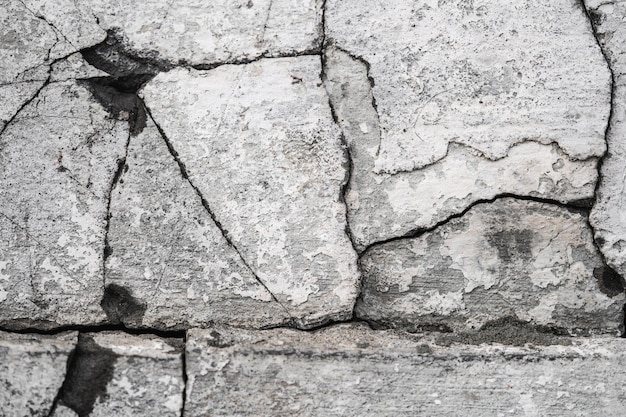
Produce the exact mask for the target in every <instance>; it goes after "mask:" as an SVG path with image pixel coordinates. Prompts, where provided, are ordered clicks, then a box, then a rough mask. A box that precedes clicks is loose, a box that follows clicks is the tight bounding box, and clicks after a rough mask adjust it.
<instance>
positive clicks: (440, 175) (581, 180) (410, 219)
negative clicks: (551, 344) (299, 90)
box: [325, 47, 598, 251]
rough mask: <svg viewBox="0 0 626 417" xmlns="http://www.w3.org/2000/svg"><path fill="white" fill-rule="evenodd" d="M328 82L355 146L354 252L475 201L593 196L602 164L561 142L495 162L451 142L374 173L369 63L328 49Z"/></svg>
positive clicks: (525, 147)
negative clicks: (441, 154) (576, 157)
mask: <svg viewBox="0 0 626 417" xmlns="http://www.w3.org/2000/svg"><path fill="white" fill-rule="evenodd" d="M325 56H326V61H325V64H326V65H325V75H326V79H325V85H326V88H327V90H328V93H329V95H330V99H331V102H332V103H333V108H334V110H335V114H336V116H337V122H338V124H339V125H340V126H341V128H342V129H343V133H344V135H345V137H346V140H347V142H348V145H349V149H350V154H351V156H352V175H351V177H350V184H349V189H348V192H347V194H346V201H347V203H348V204H347V206H348V219H349V223H350V230H351V232H352V237H353V240H354V243H355V245H356V247H357V248H358V249H359V250H361V251H362V250H363V249H365V248H366V247H367V246H368V245H370V244H372V243H374V242H379V241H384V240H387V239H390V238H393V237H395V236H402V235H404V234H407V233H408V232H410V231H413V230H416V229H417V230H419V229H424V228H429V227H432V226H434V225H435V224H437V223H439V222H442V221H444V220H446V219H448V218H449V217H450V216H452V215H454V214H457V213H460V212H461V211H463V210H464V209H465V208H466V207H468V206H469V205H470V204H471V203H473V202H475V201H479V200H486V199H491V198H493V197H495V196H496V195H500V194H505V193H510V194H515V195H529V196H535V197H542V198H549V199H554V200H558V201H561V202H564V203H565V202H571V201H580V200H584V199H590V198H593V196H594V186H595V183H596V179H597V176H598V175H597V170H596V166H597V160H596V159H595V158H590V159H587V160H585V161H573V160H572V159H570V158H569V157H568V156H567V155H566V154H564V153H563V151H562V150H561V149H560V148H559V147H558V145H556V144H541V143H538V142H535V141H526V142H523V143H520V144H517V145H514V146H512V147H511V149H509V151H508V155H507V157H506V158H502V159H498V160H495V161H494V160H490V159H487V158H484V157H482V156H480V155H477V154H476V153H475V152H473V151H472V150H471V149H468V148H467V147H465V146H463V145H459V144H456V143H451V144H450V146H449V148H448V154H447V157H446V158H444V159H442V160H440V161H438V162H435V163H433V164H432V165H429V166H427V167H424V168H423V169H420V170H417V171H413V172H400V173H397V174H394V175H391V174H386V173H378V174H377V173H376V172H375V170H374V166H375V163H376V154H377V150H378V146H379V145H380V137H381V136H380V128H379V124H378V115H377V114H376V110H375V108H374V106H373V103H372V92H371V84H370V81H369V80H368V72H367V66H366V64H365V63H363V62H361V61H359V60H357V59H354V58H352V57H350V55H348V54H347V53H346V52H344V51H341V50H339V49H337V48H334V47H330V48H328V49H327V51H326V55H325Z"/></svg>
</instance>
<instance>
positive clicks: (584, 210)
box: [359, 193, 589, 257]
mask: <svg viewBox="0 0 626 417" xmlns="http://www.w3.org/2000/svg"><path fill="white" fill-rule="evenodd" d="M503 198H515V199H517V200H523V201H534V202H536V203H542V204H550V205H553V206H558V207H561V208H563V209H566V210H569V211H573V212H576V213H583V214H584V216H585V218H588V217H589V216H588V213H589V209H587V208H585V207H581V206H576V205H573V204H569V203H563V202H561V201H558V200H552V199H548V198H541V197H532V196H525V195H516V194H511V193H501V194H498V195H496V196H495V197H492V198H482V199H478V200H476V201H473V202H472V203H470V204H469V205H468V206H467V207H465V208H464V209H463V210H462V211H460V212H458V213H455V214H452V215H450V216H448V217H447V218H445V219H443V220H441V221H439V222H437V223H436V224H434V225H433V226H430V227H423V228H422V227H421V228H417V229H413V230H411V231H409V232H407V233H405V234H403V235H401V236H394V237H391V238H389V239H384V240H380V241H377V242H374V243H371V244H369V245H367V246H366V247H365V249H363V251H362V252H360V253H359V256H360V257H363V256H364V255H365V253H366V252H367V251H369V250H370V249H372V248H373V247H376V246H380V245H383V244H385V243H389V242H395V241H397V240H404V239H413V238H417V237H420V236H422V235H423V234H425V233H429V232H432V231H434V230H436V229H438V228H439V227H441V226H443V225H445V224H446V223H448V222H450V221H451V220H454V219H458V218H460V217H463V216H464V215H465V214H467V212H469V211H470V210H471V209H472V208H474V207H475V206H477V205H479V204H489V203H494V202H496V201H497V200H500V199H503Z"/></svg>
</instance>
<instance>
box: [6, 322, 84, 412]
mask: <svg viewBox="0 0 626 417" xmlns="http://www.w3.org/2000/svg"><path fill="white" fill-rule="evenodd" d="M76 336H77V334H76V333H74V332H67V333H61V334H58V335H56V336H42V335H28V334H12V333H6V332H0V387H2V389H0V405H1V406H0V415H2V416H7V417H8V416H11V417H47V416H48V415H49V413H50V410H51V409H52V405H53V401H54V399H55V397H56V395H57V393H58V392H59V390H60V389H61V384H62V383H63V379H64V378H65V372H66V367H67V362H68V358H69V356H70V354H71V352H72V351H73V350H74V346H75V345H76Z"/></svg>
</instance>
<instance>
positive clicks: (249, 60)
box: [174, 47, 320, 71]
mask: <svg viewBox="0 0 626 417" xmlns="http://www.w3.org/2000/svg"><path fill="white" fill-rule="evenodd" d="M319 55H320V51H319V50H318V48H317V47H316V48H314V49H307V50H304V51H301V52H295V51H294V52H292V53H288V54H278V55H273V54H270V53H268V52H264V53H262V54H261V55H259V56H257V57H254V58H241V59H233V60H230V61H229V60H226V61H221V62H216V63H212V64H190V63H188V62H186V61H184V60H183V61H180V62H179V63H178V64H177V65H175V66H174V67H176V68H179V67H181V68H191V69H194V70H198V71H208V70H212V69H216V68H219V67H222V66H225V65H248V64H252V63H255V62H259V61H261V60H263V59H268V58H271V59H280V58H297V57H301V56H315V57H318V56H319Z"/></svg>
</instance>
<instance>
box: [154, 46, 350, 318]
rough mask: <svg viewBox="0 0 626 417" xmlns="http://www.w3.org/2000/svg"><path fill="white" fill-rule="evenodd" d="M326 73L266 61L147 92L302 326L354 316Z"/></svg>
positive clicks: (186, 161)
mask: <svg viewBox="0 0 626 417" xmlns="http://www.w3.org/2000/svg"><path fill="white" fill-rule="evenodd" d="M320 72H321V64H320V59H319V57H316V56H302V57H297V58H281V59H263V60H260V61H258V62H255V63H252V64H247V65H225V66H221V67H219V68H216V69H214V70H210V71H193V70H183V69H179V70H173V71H170V72H168V73H164V74H160V75H158V76H157V77H156V78H154V79H153V80H152V81H151V82H150V83H149V84H148V85H147V86H146V87H145V88H144V90H143V92H142V94H143V96H144V98H145V101H146V105H147V106H148V108H149V109H150V110H151V112H152V115H153V116H154V118H155V120H156V121H157V123H158V124H159V125H160V126H161V128H162V129H163V131H164V132H165V134H166V135H167V137H168V138H169V140H170V141H171V143H172V147H173V150H174V152H176V153H177V154H178V157H179V159H180V161H181V162H182V164H183V165H184V166H185V167H186V171H187V173H188V175H189V178H190V181H191V182H192V183H193V184H195V185H196V186H197V187H198V189H199V190H200V192H201V194H202V196H203V198H204V199H205V200H206V202H207V204H208V206H210V208H211V210H212V212H213V213H214V215H215V218H216V221H217V222H218V223H219V224H220V225H221V227H222V228H223V230H224V231H225V232H226V233H227V234H228V236H229V240H231V241H232V243H233V245H234V246H235V247H237V248H238V250H239V252H240V253H241V254H242V257H243V258H244V259H245V260H246V262H247V263H248V265H250V266H251V268H252V269H253V270H254V272H255V274H256V276H257V277H258V278H259V279H260V281H262V282H263V283H264V285H265V287H266V288H268V289H269V291H270V292H271V293H272V294H273V295H274V296H275V297H276V299H277V300H278V301H279V302H280V303H281V304H283V305H285V306H286V308H287V309H288V310H289V311H290V313H291V315H292V316H293V317H294V320H295V322H296V324H297V325H299V326H303V327H308V326H312V325H315V324H319V323H321V322H324V321H327V320H329V319H333V320H343V319H346V318H348V317H350V316H351V313H352V306H353V303H354V300H355V298H356V295H357V283H358V272H357V269H356V254H355V252H354V250H353V249H352V246H351V243H350V241H349V239H348V237H347V235H346V233H345V228H346V220H345V207H344V205H343V203H342V202H341V198H340V194H341V192H342V187H343V184H344V183H345V176H346V168H345V164H346V163H347V161H346V158H345V153H344V150H343V148H342V144H341V140H340V134H339V131H338V129H337V127H336V126H335V125H334V123H333V121H332V118H331V112H330V108H329V107H328V97H327V96H326V93H325V91H324V88H323V87H322V83H321V80H320V78H319V74H320Z"/></svg>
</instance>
